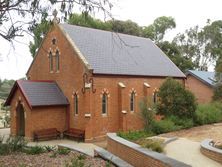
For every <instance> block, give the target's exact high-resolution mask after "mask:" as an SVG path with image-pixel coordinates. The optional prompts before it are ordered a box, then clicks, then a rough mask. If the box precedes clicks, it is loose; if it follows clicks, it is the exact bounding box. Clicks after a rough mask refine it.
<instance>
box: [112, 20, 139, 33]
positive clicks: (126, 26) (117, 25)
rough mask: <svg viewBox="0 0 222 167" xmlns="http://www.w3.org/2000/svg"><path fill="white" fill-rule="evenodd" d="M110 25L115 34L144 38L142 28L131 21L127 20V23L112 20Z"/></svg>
mask: <svg viewBox="0 0 222 167" xmlns="http://www.w3.org/2000/svg"><path fill="white" fill-rule="evenodd" d="M108 23H110V24H111V25H112V27H111V28H112V31H114V32H118V33H123V34H129V35H135V36H142V27H140V26H139V25H138V24H137V23H135V22H133V21H131V20H126V21H121V20H112V21H109V22H108Z"/></svg>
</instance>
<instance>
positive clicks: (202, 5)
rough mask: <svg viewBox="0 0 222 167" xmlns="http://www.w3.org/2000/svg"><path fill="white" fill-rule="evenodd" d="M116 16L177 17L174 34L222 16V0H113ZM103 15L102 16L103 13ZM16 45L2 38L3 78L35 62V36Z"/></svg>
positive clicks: (141, 20) (140, 20)
mask: <svg viewBox="0 0 222 167" xmlns="http://www.w3.org/2000/svg"><path fill="white" fill-rule="evenodd" d="M113 1H114V8H113V9H112V14H113V16H114V18H116V19H121V20H127V19H130V20H132V21H134V22H137V23H138V24H139V25H141V26H147V25H149V24H151V23H152V22H153V20H154V19H155V18H157V17H160V16H172V17H173V18H175V21H176V24H177V28H176V29H175V30H173V31H171V32H170V33H168V34H167V36H168V38H169V39H170V38H171V37H172V36H174V35H176V34H177V33H179V32H183V31H184V30H185V29H188V28H190V27H193V26H195V25H197V24H198V25H200V26H203V25H205V23H206V21H207V19H211V20H212V21H214V20H219V19H222V12H221V7H222V0H113ZM99 17H101V16H99ZM17 40H18V41H19V42H15V43H14V48H13V47H12V46H11V44H10V43H8V42H6V41H4V40H3V39H2V38H0V79H5V78H7V79H19V78H22V77H25V73H26V71H27V69H28V67H29V65H30V63H31V62H32V57H31V55H30V53H29V48H28V44H29V41H30V40H31V37H30V36H28V35H26V36H25V37H22V38H19V39H17Z"/></svg>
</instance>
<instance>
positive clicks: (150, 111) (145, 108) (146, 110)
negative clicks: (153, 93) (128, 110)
mask: <svg viewBox="0 0 222 167" xmlns="http://www.w3.org/2000/svg"><path fill="white" fill-rule="evenodd" d="M140 111H141V116H142V118H143V121H144V129H145V131H146V132H149V131H150V129H151V127H152V124H153V121H154V115H155V112H154V107H152V108H151V104H149V101H148V100H147V99H146V98H145V99H143V100H142V101H141V102H140Z"/></svg>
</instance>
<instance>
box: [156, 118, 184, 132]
mask: <svg viewBox="0 0 222 167" xmlns="http://www.w3.org/2000/svg"><path fill="white" fill-rule="evenodd" d="M179 129H180V127H179V126H176V125H175V124H174V122H173V121H171V120H170V119H163V120H161V121H155V122H154V123H153V126H152V131H153V133H155V134H161V133H166V132H171V131H175V130H179Z"/></svg>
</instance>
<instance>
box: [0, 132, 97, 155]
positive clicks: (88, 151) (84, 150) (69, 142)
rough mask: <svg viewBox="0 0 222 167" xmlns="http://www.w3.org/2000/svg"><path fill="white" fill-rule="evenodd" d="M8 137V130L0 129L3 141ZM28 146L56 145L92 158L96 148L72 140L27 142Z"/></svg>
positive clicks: (92, 145)
mask: <svg viewBox="0 0 222 167" xmlns="http://www.w3.org/2000/svg"><path fill="white" fill-rule="evenodd" d="M9 135H10V129H9V128H5V129H0V136H4V139H7V137H8V136H9ZM28 145H29V146H35V145H41V146H58V145H66V146H69V147H70V148H75V149H76V151H79V152H82V153H84V154H87V155H90V156H94V148H97V147H98V146H96V145H94V144H92V143H82V142H76V141H73V140H67V139H62V140H49V141H40V142H29V143H28Z"/></svg>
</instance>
